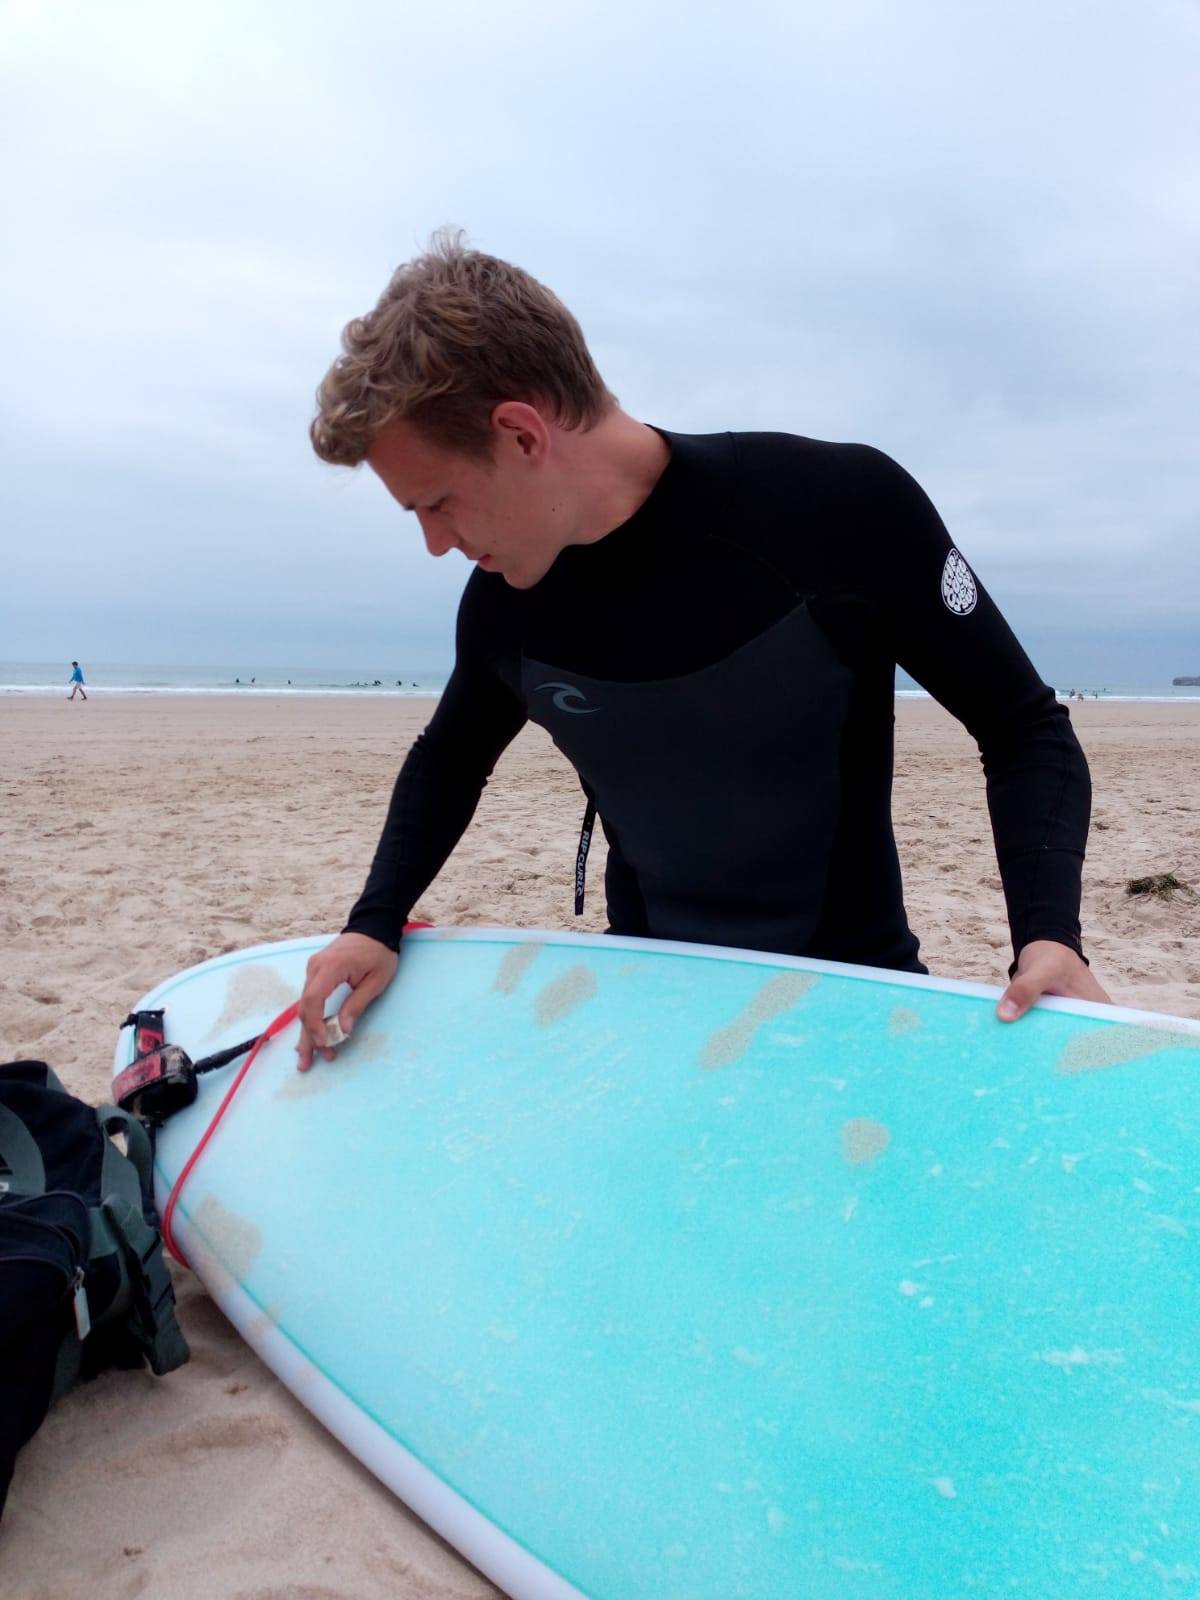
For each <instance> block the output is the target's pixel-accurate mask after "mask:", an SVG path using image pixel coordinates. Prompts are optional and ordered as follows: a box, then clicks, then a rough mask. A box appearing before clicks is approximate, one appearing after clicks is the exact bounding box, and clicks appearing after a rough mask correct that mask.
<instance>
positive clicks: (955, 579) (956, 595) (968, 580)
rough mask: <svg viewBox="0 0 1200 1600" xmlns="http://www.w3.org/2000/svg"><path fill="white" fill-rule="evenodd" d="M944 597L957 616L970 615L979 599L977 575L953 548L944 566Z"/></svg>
mask: <svg viewBox="0 0 1200 1600" xmlns="http://www.w3.org/2000/svg"><path fill="white" fill-rule="evenodd" d="M942 599H943V600H944V601H945V602H946V605H947V606H948V607H949V609H950V610H951V611H953V613H954V615H955V616H956V617H965V616H969V615H970V613H971V612H972V611H974V609H975V602H976V601H977V600H978V599H979V590H978V589H977V588H976V586H975V576H974V574H973V573H972V571H971V569H970V567H969V566H968V565H967V563H966V562H965V561H964V560H963V558H962V557H961V556H960V555H959V553H958V551H957V550H951V552H950V554H949V555H948V556H947V557H946V565H945V566H944V567H943V568H942Z"/></svg>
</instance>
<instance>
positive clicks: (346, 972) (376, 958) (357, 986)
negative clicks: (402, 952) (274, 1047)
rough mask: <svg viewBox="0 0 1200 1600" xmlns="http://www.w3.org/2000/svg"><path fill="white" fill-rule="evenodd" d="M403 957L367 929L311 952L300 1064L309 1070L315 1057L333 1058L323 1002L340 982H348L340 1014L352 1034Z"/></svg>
mask: <svg viewBox="0 0 1200 1600" xmlns="http://www.w3.org/2000/svg"><path fill="white" fill-rule="evenodd" d="M399 964H400V958H399V956H398V955H397V954H396V952H395V951H394V950H392V949H389V947H388V946H387V945H386V944H380V942H379V940H378V939H369V938H368V937H367V935H366V934H365V933H341V934H339V935H338V937H337V938H336V939H334V940H333V941H332V943H330V944H327V945H326V946H325V948H324V949H323V950H318V951H317V953H316V955H315V956H311V957H310V958H309V962H308V969H307V973H306V976H305V979H304V993H303V994H302V995H301V996H300V1042H299V1044H298V1045H297V1046H296V1058H297V1059H296V1065H297V1066H298V1067H299V1069H300V1071H301V1072H307V1071H308V1069H309V1067H311V1066H312V1064H313V1056H314V1055H320V1056H323V1057H324V1059H325V1060H326V1061H332V1060H333V1047H332V1046H331V1045H330V1044H329V1042H328V1038H327V1036H326V1033H325V1002H326V1000H328V999H329V996H330V995H331V994H332V993H333V991H334V990H335V989H336V988H337V987H338V985H339V984H342V983H348V984H349V985H350V987H351V989H352V990H353V991H354V992H353V994H351V995H348V996H347V998H346V999H345V1001H344V1002H343V1003H342V1007H341V1010H340V1011H339V1012H338V1018H337V1020H338V1026H339V1027H340V1028H341V1030H342V1032H343V1033H347V1034H348V1033H352V1032H353V1030H354V1024H355V1022H356V1021H357V1020H358V1018H359V1017H360V1016H361V1015H362V1014H363V1012H364V1011H365V1010H366V1009H367V1007H368V1006H369V1005H370V1004H371V1001H372V1000H374V999H376V998H377V997H378V996H379V995H381V994H382V993H383V991H384V990H385V989H386V988H387V986H388V984H389V983H391V981H392V979H393V978H394V977H395V976H396V968H397V967H398V966H399Z"/></svg>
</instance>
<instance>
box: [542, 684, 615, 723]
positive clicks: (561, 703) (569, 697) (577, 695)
mask: <svg viewBox="0 0 1200 1600" xmlns="http://www.w3.org/2000/svg"><path fill="white" fill-rule="evenodd" d="M543 689H554V690H556V691H557V693H556V694H555V696H554V706H555V709H556V710H558V711H573V712H575V713H576V715H577V716H578V715H583V714H585V713H587V712H589V711H600V710H602V709H603V707H601V706H589V705H587V704H585V702H586V700H587V696H586V695H585V694H584V692H583V690H582V689H577V688H576V687H575V685H574V684H573V683H539V684H538V693H539V694H540V693H541V692H542V690H543ZM573 700H574V701H578V704H577V705H572V704H571V702H572V701H573Z"/></svg>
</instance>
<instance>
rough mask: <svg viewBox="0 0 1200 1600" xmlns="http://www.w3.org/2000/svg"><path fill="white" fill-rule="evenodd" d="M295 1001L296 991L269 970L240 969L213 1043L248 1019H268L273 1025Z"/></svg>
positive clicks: (211, 1032)
mask: <svg viewBox="0 0 1200 1600" xmlns="http://www.w3.org/2000/svg"><path fill="white" fill-rule="evenodd" d="M295 998H296V991H295V989H293V988H292V986H291V984H289V983H285V982H284V981H283V979H282V978H281V977H280V976H279V974H278V973H277V972H272V971H271V970H270V968H269V967H260V966H256V965H253V964H251V965H248V966H244V967H239V968H238V969H237V971H236V972H235V973H234V974H233V976H232V977H231V978H230V980H229V987H228V989H227V990H226V991H225V1005H224V1007H223V1008H222V1010H221V1015H220V1016H219V1017H218V1018H217V1020H216V1021H215V1022H214V1023H213V1025H212V1027H211V1028H210V1030H209V1034H208V1037H209V1038H210V1039H211V1038H212V1037H213V1035H214V1034H217V1033H219V1032H220V1031H221V1029H222V1028H227V1027H231V1026H232V1025H233V1023H235V1022H241V1021H242V1019H243V1018H244V1017H255V1016H263V1015H265V1016H266V1019H267V1021H268V1022H269V1021H271V1020H272V1018H274V1017H277V1016H278V1015H279V1013H280V1012H281V1011H286V1010H287V1008H288V1006H290V1005H291V1003H292V1001H293V1000H295Z"/></svg>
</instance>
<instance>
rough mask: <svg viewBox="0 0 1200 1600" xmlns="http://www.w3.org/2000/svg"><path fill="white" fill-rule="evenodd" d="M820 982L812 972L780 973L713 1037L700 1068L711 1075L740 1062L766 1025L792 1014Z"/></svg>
mask: <svg viewBox="0 0 1200 1600" xmlns="http://www.w3.org/2000/svg"><path fill="white" fill-rule="evenodd" d="M819 981H820V980H819V979H818V977H817V975H816V973H813V972H777V973H776V974H775V975H774V977H772V978H769V979H768V980H767V982H766V983H764V984H763V986H762V988H761V989H760V990H759V991H758V993H757V994H756V995H755V996H754V998H753V1000H751V1001H750V1003H749V1005H748V1006H747V1007H746V1008H745V1010H744V1011H743V1012H742V1013H741V1015H740V1016H738V1017H736V1018H735V1019H734V1020H733V1021H732V1022H731V1023H729V1024H728V1025H727V1026H726V1027H724V1028H718V1029H717V1031H716V1032H715V1033H714V1034H713V1035H712V1036H711V1037H710V1039H709V1041H708V1043H707V1044H706V1045H705V1046H704V1051H703V1054H702V1055H701V1057H700V1065H701V1066H702V1067H703V1068H704V1069H705V1071H707V1072H711V1071H713V1070H714V1069H715V1068H717V1067H730V1066H732V1065H733V1063H734V1062H735V1061H740V1060H741V1058H742V1057H743V1056H744V1055H745V1054H746V1051H747V1050H748V1049H749V1048H750V1045H751V1043H752V1042H753V1039H754V1035H755V1034H756V1033H757V1032H758V1030H759V1029H760V1028H761V1027H762V1026H763V1024H764V1023H766V1022H773V1021H774V1020H775V1018H776V1017H779V1016H782V1015H783V1013H784V1012H785V1011H789V1010H790V1009H791V1008H792V1006H794V1005H795V1004H796V1002H797V1001H798V1000H800V999H802V998H803V996H804V995H806V994H807V993H808V991H809V990H810V989H812V988H814V987H815V986H816V984H817V983H818V982H819Z"/></svg>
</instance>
